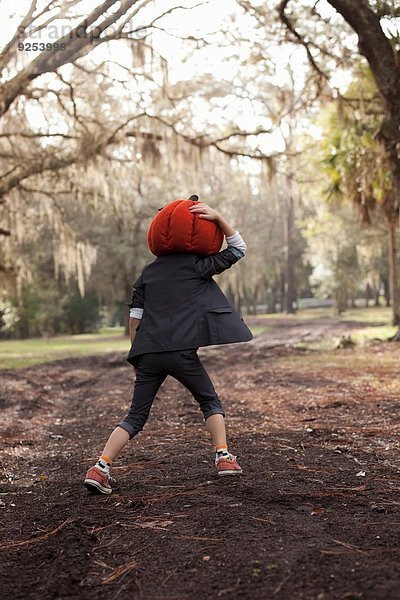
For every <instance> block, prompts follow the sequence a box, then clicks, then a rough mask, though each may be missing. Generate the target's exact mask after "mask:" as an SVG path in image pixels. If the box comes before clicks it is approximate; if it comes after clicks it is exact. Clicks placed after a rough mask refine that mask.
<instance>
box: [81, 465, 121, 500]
mask: <svg viewBox="0 0 400 600" xmlns="http://www.w3.org/2000/svg"><path fill="white" fill-rule="evenodd" d="M84 484H85V486H86V487H87V489H88V490H89V492H91V493H92V494H112V492H113V491H114V490H115V489H116V488H117V482H116V481H115V479H113V478H112V477H110V476H109V475H107V474H106V473H102V471H100V469H98V468H97V467H91V468H90V469H89V471H88V472H87V473H86V477H85V481H84Z"/></svg>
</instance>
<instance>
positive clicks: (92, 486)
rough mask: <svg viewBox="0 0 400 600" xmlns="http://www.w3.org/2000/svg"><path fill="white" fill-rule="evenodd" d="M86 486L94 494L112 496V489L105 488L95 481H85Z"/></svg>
mask: <svg viewBox="0 0 400 600" xmlns="http://www.w3.org/2000/svg"><path fill="white" fill-rule="evenodd" d="M84 483H85V486H86V487H87V489H88V490H89V492H91V493H92V494H111V493H112V488H105V487H104V486H102V485H101V483H99V482H98V481H96V480H95V479H85V481H84Z"/></svg>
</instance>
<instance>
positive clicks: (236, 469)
mask: <svg viewBox="0 0 400 600" xmlns="http://www.w3.org/2000/svg"><path fill="white" fill-rule="evenodd" d="M215 466H216V469H217V473H218V475H240V474H241V473H242V469H241V466H240V465H239V463H238V461H237V460H236V456H233V454H230V453H229V456H221V457H220V458H217V459H215Z"/></svg>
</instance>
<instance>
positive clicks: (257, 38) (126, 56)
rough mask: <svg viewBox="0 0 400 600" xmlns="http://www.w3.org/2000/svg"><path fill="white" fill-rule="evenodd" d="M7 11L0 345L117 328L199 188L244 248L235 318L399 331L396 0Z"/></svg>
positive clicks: (231, 289)
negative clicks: (163, 212)
mask: <svg viewBox="0 0 400 600" xmlns="http://www.w3.org/2000/svg"><path fill="white" fill-rule="evenodd" d="M0 11H1V23H2V26H1V45H2V54H1V58H0V78H1V79H0V80H1V84H2V85H1V88H0V158H1V167H0V221H1V223H0V242H1V246H0V285H1V287H0V291H1V295H0V336H1V338H3V339H12V338H16V339H18V338H27V337H33V336H45V337H47V336H54V335H56V334H60V333H85V332H93V331H97V330H99V329H100V328H101V327H105V326H121V325H123V326H126V323H127V318H128V315H127V307H126V303H127V302H129V299H130V295H131V286H132V282H133V281H134V280H135V279H136V277H137V276H138V274H139V273H140V271H141V269H142V268H143V266H144V264H146V263H147V262H149V261H150V260H152V255H151V254H150V252H149V250H148V248H147V243H146V232H147V228H148V226H149V223H150V221H151V219H152V217H153V216H154V214H155V213H156V212H157V210H158V209H159V208H160V207H162V206H164V205H165V204H167V203H168V202H169V201H171V200H174V199H176V198H187V197H189V196H190V195H191V194H194V193H195V194H198V195H199V196H200V199H201V200H202V201H205V202H207V203H209V204H210V205H211V206H212V207H214V208H216V209H218V210H219V211H221V212H222V213H223V214H224V215H225V216H226V218H227V219H228V220H229V221H231V222H232V224H233V225H234V227H235V228H237V229H238V230H239V231H240V233H241V234H242V236H243V237H244V239H245V240H246V242H247V246H248V253H247V258H246V261H244V262H243V263H239V265H238V267H237V268H236V269H234V270H232V272H230V271H228V272H226V273H224V274H223V275H222V276H221V279H220V280H219V282H220V283H221V286H222V288H223V289H224V291H225V293H226V294H227V296H228V298H229V299H230V300H231V301H232V302H233V304H234V305H235V307H236V308H237V309H238V310H240V311H241V312H242V313H243V314H259V313H265V312H267V313H275V312H286V313H292V312H294V311H296V310H297V309H298V308H299V307H306V306H318V305H321V306H322V305H325V304H328V305H330V304H332V305H333V307H334V310H335V311H336V312H337V313H341V312H343V311H344V310H346V309H347V308H348V307H355V306H359V305H360V304H362V305H363V306H368V305H379V304H382V305H386V306H391V321H392V324H393V325H399V324H400V302H399V285H398V269H399V264H400V260H399V252H398V243H399V239H398V238H399V228H398V224H399V198H400V158H399V156H400V137H399V128H400V69H399V65H400V60H399V56H400V2H398V1H397V0H392V1H388V2H384V1H373V0H370V1H366V0H361V1H351V0H332V1H329V2H328V1H325V0H320V1H314V0H301V1H299V2H292V1H291V0H283V1H280V2H278V1H277V0H264V1H261V0H224V1H223V2H222V1H217V0H208V1H207V0H206V1H200V2H195V1H194V0H180V1H172V0H165V1H162V2H161V1H159V0H155V1H152V0H151V1H150V0H136V1H129V2H127V1H124V0H121V1H120V2H115V1H111V0H108V1H106V2H98V1H91V0H68V1H57V0H56V1H54V2H49V1H47V0H46V1H40V0H37V1H36V0H35V1H28V0H25V1H20V2H19V3H18V5H15V3H12V2H10V1H8V0H3V1H2V2H1V3H0ZM397 337H398V336H397Z"/></svg>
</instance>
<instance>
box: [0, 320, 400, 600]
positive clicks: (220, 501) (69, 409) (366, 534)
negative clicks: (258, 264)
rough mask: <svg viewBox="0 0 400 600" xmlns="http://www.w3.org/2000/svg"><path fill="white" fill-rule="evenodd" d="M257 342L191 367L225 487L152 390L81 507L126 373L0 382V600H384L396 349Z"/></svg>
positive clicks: (325, 331)
mask: <svg viewBox="0 0 400 600" xmlns="http://www.w3.org/2000/svg"><path fill="white" fill-rule="evenodd" d="M277 321H278V320H277ZM326 321H329V323H328V322H326ZM254 322H256V319H254ZM268 325H269V326H270V323H268ZM271 327H273V329H272V330H271V329H270V330H269V331H268V332H266V333H264V334H262V335H260V336H258V337H257V338H256V339H255V340H253V342H251V343H249V344H238V345H235V346H225V347H224V346H222V347H219V348H207V349H201V350H200V355H201V356H202V358H203V360H204V363H205V366H206V368H207V369H208V370H209V372H210V375H211V376H212V378H213V380H214V383H215V385H216V388H217V390H218V392H219V395H220V397H221V399H222V402H223V404H224V406H225V409H226V412H227V416H228V420H227V424H228V428H229V439H230V446H231V449H232V451H233V452H235V453H237V454H238V457H239V461H240V463H241V465H242V467H243V470H244V474H243V476H242V477H237V478H228V477H226V478H221V479H218V478H217V477H216V475H215V473H214V467H213V463H212V458H213V457H212V448H211V446H210V443H209V440H208V436H207V434H206V432H205V430H204V425H203V423H202V420H201V413H200V411H199V409H198V408H197V406H196V404H195V402H194V400H193V399H192V398H191V396H190V394H188V393H187V392H186V391H185V390H184V389H183V388H182V387H181V386H180V385H179V384H178V383H177V382H175V381H174V380H172V379H168V380H167V381H166V382H165V384H164V386H163V387H162V388H161V390H160V393H159V395H158V397H157V399H156V402H155V405H154V407H153V412H152V415H151V417H150V419H149V422H148V424H147V425H146V427H145V430H144V431H143V432H142V433H141V434H140V435H139V436H138V437H137V438H136V439H135V440H134V441H133V442H132V444H130V445H128V447H127V448H126V450H125V451H124V453H123V454H122V455H121V457H120V458H119V459H118V461H117V462H116V466H115V469H114V475H115V476H116V477H117V478H118V480H119V484H120V491H119V492H118V493H115V494H113V495H112V496H110V497H93V496H90V495H89V494H88V493H87V491H86V489H85V488H84V487H83V485H82V480H83V477H84V474H85V472H86V470H87V468H88V466H90V465H91V464H92V463H93V461H94V460H95V459H96V458H97V453H98V451H99V450H100V449H101V447H102V445H103V443H104V440H105V438H106V436H107V435H108V433H109V432H110V431H111V429H112V428H113V426H114V425H115V424H116V423H118V421H119V420H120V418H121V417H122V416H123V415H124V413H125V411H126V409H127V407H128V405H129V403H130V396H131V389H132V383H133V375H132V372H131V369H130V367H129V365H127V363H125V357H124V356H120V355H115V354H114V355H106V356H104V355H103V356H99V357H92V358H79V359H69V360H64V361H58V362H54V363H50V364H47V365H43V366H36V367H32V368H29V369H17V370H8V371H2V372H1V374H0V376H1V389H0V409H1V423H0V429H1V434H2V452H1V475H2V479H1V484H0V531H1V544H0V552H1V563H0V579H1V589H0V596H1V598H2V599H3V600H31V599H32V600H33V599H34V600H39V598H40V599H42V600H50V599H54V600H56V599H64V598H69V599H73V600H80V599H82V600H86V599H87V600H95V599H96V600H97V599H100V598H102V599H104V600H114V599H119V600H128V599H129V600H131V599H140V600H175V599H176V600H186V599H187V600H191V599H195V598H196V599H207V600H208V599H214V598H215V599H217V600H218V599H219V598H221V599H223V600H224V599H229V600H231V599H246V600H247V599H249V600H254V599H256V600H257V599H259V598H260V599H268V600H274V599H275V598H276V599H281V600H303V599H304V600H336V599H343V600H345V599H347V600H355V599H359V598H361V599H366V600H380V599H382V600H398V599H399V597H400V592H399V589H400V494H399V492H400V461H399V433H400V402H399V397H400V384H399V382H398V371H399V359H400V348H399V346H398V345H392V344H378V345H374V346H372V347H370V348H365V349H356V350H339V351H336V352H331V353H319V352H311V351H302V350H299V349H296V348H293V347H292V345H291V344H292V343H293V342H294V341H296V340H298V339H302V336H304V335H305V334H306V331H309V334H307V335H308V339H321V336H322V337H324V336H328V335H332V334H333V333H334V334H335V335H340V334H341V331H339V329H338V324H337V323H334V322H332V320H329V319H327V320H324V319H320V320H319V319H316V320H315V321H313V322H312V323H310V322H307V323H304V322H302V323H300V322H296V320H295V319H294V320H293V319H291V320H287V321H285V319H279V324H278V323H276V326H271ZM351 327H352V328H354V324H352V325H351ZM344 329H346V326H344ZM343 333H345V331H343ZM170 415H173V416H172V418H171V416H170Z"/></svg>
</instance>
